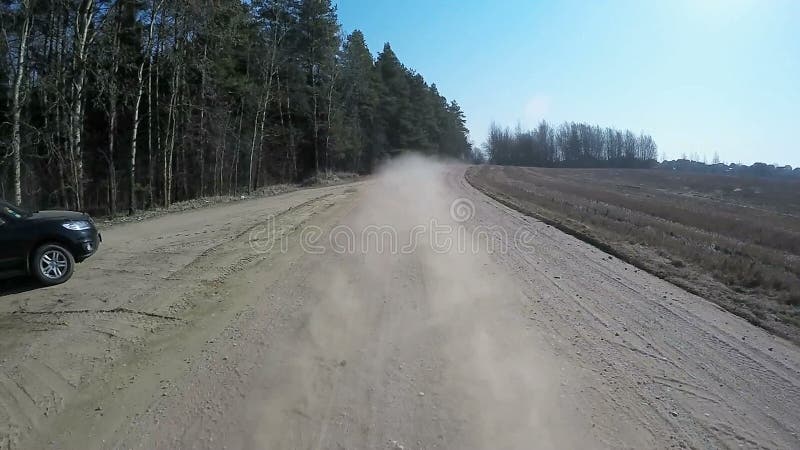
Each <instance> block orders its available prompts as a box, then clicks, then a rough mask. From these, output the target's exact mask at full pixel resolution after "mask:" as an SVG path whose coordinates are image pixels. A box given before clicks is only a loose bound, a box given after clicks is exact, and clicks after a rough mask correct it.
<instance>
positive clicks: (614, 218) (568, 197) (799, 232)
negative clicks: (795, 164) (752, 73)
mask: <svg viewBox="0 0 800 450" xmlns="http://www.w3.org/2000/svg"><path fill="white" fill-rule="evenodd" d="M467 178H468V179H469V181H470V182H471V183H472V184H473V185H474V186H476V187H477V188H478V189H481V190H482V191H484V192H486V193H487V194H489V195H491V196H493V197H495V198H497V199H498V200H501V201H503V202H504V203H506V204H508V205H509V206H511V207H514V208H516V209H519V210H521V211H523V212H526V213H528V214H530V215H533V216H535V217H537V218H539V219H541V220H544V221H546V222H547V223H550V224H551V225H554V226H556V227H558V228H560V229H562V230H563V231H566V232H568V233H570V234H572V235H574V236H577V237H578V238H580V239H583V240H584V241H586V242H589V243H591V244H592V245H595V246H598V247H599V248H601V249H602V250H604V251H607V252H609V253H611V254H614V255H615V256H617V257H619V258H621V259H624V260H626V261H628V262H630V263H632V264H634V265H636V266H638V267H640V268H642V269H644V270H647V271H649V272H651V273H653V274H655V275H658V276H660V277H662V278H664V279H666V280H668V281H671V282H673V283H674V284H677V285H679V286H681V287H683V288H685V289H687V290H689V291H690V292H692V293H695V294H697V295H700V296H702V297H704V298H706V299H708V300H711V301H713V302H715V303H717V304H719V305H720V306H722V307H723V308H725V309H727V310H729V311H731V312H733V313H735V314H738V315H740V316H742V317H744V318H746V319H747V320H749V321H751V322H752V323H755V324H757V325H760V326H762V327H764V328H766V329H768V330H770V331H773V332H775V333H776V334H779V335H781V336H783V337H786V338H788V339H791V340H793V341H795V342H800V181H798V180H785V179H764V178H755V177H741V176H728V175H714V174H693V173H676V172H671V171H663V170H634V169H627V170H619V169H543V168H522V167H496V166H478V167H473V168H470V169H469V171H468V172H467Z"/></svg>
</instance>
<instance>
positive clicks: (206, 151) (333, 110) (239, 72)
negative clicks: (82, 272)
mask: <svg viewBox="0 0 800 450" xmlns="http://www.w3.org/2000/svg"><path fill="white" fill-rule="evenodd" d="M0 54H2V56H3V61H4V62H3V64H2V65H0V84H2V85H3V86H4V87H5V89H2V92H0V145H2V146H1V147H0V197H3V198H7V199H10V200H14V201H16V202H18V203H24V204H26V205H29V206H32V207H55V206H59V207H65V208H72V209H80V210H87V211H94V212H102V213H111V214H114V213H117V212H118V211H125V210H127V211H131V212H132V211H134V210H136V209H140V208H148V207H154V206H160V205H163V206H168V205H169V204H171V203H172V202H174V201H178V200H185V199H191V198H197V197H202V196H208V195H222V194H237V193H241V192H249V191H252V190H254V189H257V188H258V187H260V186H264V185H267V184H272V183H276V182H287V181H301V180H306V179H308V178H311V177H316V176H319V175H321V174H323V175H324V174H325V173H328V172H331V171H349V172H359V173H367V172H370V171H371V170H372V169H373V168H374V167H375V166H376V164H378V163H379V162H380V161H381V160H382V159H384V158H386V157H387V155H390V154H392V153H394V152H396V151H400V150H403V149H416V150H421V151H423V152H428V153H434V154H441V155H446V156H451V157H456V158H468V157H469V156H470V155H471V151H472V149H471V144H470V143H469V141H468V137H467V136H468V135H467V133H468V132H467V129H466V127H465V117H464V114H463V112H462V111H461V108H460V107H459V105H458V103H456V102H455V101H448V100H447V99H446V98H445V97H444V96H442V95H441V94H440V93H439V92H438V90H437V88H436V85H435V84H428V83H427V82H426V81H425V79H424V78H423V77H422V75H420V74H418V73H416V72H415V71H413V70H411V69H409V68H407V67H406V66H404V65H403V64H402V63H401V62H400V60H399V59H398V57H397V55H395V53H394V52H393V51H392V48H391V46H390V45H389V44H388V43H387V44H386V45H385V46H384V48H383V50H382V51H381V52H380V53H379V54H378V55H377V58H374V57H373V55H372V53H371V52H370V50H369V49H368V48H367V44H366V42H365V38H364V35H363V34H362V33H361V32H360V31H354V32H352V33H351V34H349V35H347V36H344V35H343V33H342V30H341V25H340V24H339V22H338V18H337V14H336V9H335V7H334V6H333V5H332V4H331V1H330V0H174V1H173V0H0Z"/></svg>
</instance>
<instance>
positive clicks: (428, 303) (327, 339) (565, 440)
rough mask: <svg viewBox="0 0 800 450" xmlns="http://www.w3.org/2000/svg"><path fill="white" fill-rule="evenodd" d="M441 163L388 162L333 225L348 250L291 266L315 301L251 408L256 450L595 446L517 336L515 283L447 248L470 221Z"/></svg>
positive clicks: (522, 321) (544, 364)
mask: <svg viewBox="0 0 800 450" xmlns="http://www.w3.org/2000/svg"><path fill="white" fill-rule="evenodd" d="M448 164H449V163H446V162H442V161H435V160H432V159H427V158H424V157H420V156H407V157H403V158H400V159H396V160H394V161H391V162H390V163H388V164H387V165H386V166H385V167H384V168H383V169H381V170H380V172H379V173H378V175H377V176H376V177H375V180H374V181H373V182H372V183H371V184H370V185H369V186H368V187H367V188H366V189H363V191H362V192H361V196H360V198H359V199H358V201H357V202H356V204H355V207H354V209H353V210H352V211H351V212H350V213H349V214H346V215H345V216H344V217H343V218H342V219H341V221H340V222H339V223H337V224H335V225H336V226H335V227H333V226H332V229H338V230H340V231H341V230H342V229H347V230H349V231H350V234H349V235H348V236H349V238H350V239H352V240H353V242H351V244H352V245H342V246H338V245H334V244H332V241H331V240H330V239H327V237H325V238H323V239H322V240H321V243H324V245H325V246H326V250H327V251H326V252H325V253H324V254H322V255H318V256H309V258H306V259H309V260H310V259H311V258H313V261H314V262H313V263H307V264H308V267H305V268H299V269H298V270H308V271H310V272H312V274H311V275H310V276H309V279H308V280H307V281H306V282H305V283H304V284H305V285H306V287H307V292H308V295H309V296H310V297H312V298H317V299H319V301H318V302H317V303H316V304H314V305H313V306H312V307H311V308H310V311H309V315H308V320H307V325H306V328H305V329H304V330H302V332H301V333H299V335H298V338H297V339H296V340H295V341H293V342H291V343H287V344H286V345H287V347H286V349H285V351H284V358H285V359H286V360H287V362H286V370H282V371H278V372H277V373H279V374H280V376H281V377H284V379H285V380H284V381H283V382H282V383H281V385H280V388H279V389H277V390H276V391H275V392H273V393H271V394H269V395H268V397H267V398H266V399H264V401H263V403H262V408H263V410H264V413H263V416H262V426H261V427H260V428H261V431H262V432H261V433H259V436H258V437H257V439H256V442H258V443H259V444H260V445H265V446H267V447H270V448H286V447H294V448H335V447H337V446H343V447H344V448H380V447H384V446H385V445H386V443H387V442H405V443H406V444H412V445H406V447H405V448H413V447H417V446H418V447H430V446H439V447H444V448H493V449H503V448H509V449H511V448H564V447H571V448H580V447H583V448H586V447H588V446H591V445H592V444H593V443H592V442H588V441H586V440H585V435H584V434H582V433H575V432H573V430H572V427H574V426H575V419H574V417H573V416H574V414H573V412H572V411H565V410H566V408H564V407H563V406H562V405H561V404H560V400H559V396H558V386H559V380H558V372H559V368H558V366H557V365H556V364H555V363H554V362H553V360H552V356H551V355H550V354H549V353H548V352H547V351H545V350H543V349H541V348H537V346H538V345H539V344H537V342H540V341H539V340H537V339H536V338H535V333H531V332H529V331H528V330H527V329H526V328H527V327H528V326H529V325H528V323H527V320H526V318H525V316H524V315H523V310H524V302H525V301H526V299H525V297H524V295H523V293H522V292H521V290H520V288H519V285H518V284H517V283H516V282H515V281H514V280H513V279H511V278H509V277H507V276H506V275H505V274H504V273H502V272H501V270H500V269H498V268H497V266H496V264H495V263H494V262H493V261H492V260H491V258H490V257H489V255H488V254H486V252H485V250H484V251H482V252H477V253H476V252H473V251H463V250H464V249H463V248H460V247H459V246H458V245H457V243H458V242H457V241H458V239H467V241H469V240H470V239H471V238H472V236H471V233H472V231H471V230H472V226H474V223H475V218H472V219H470V220H468V221H465V222H462V221H461V220H463V219H464V217H459V218H458V219H459V221H456V220H455V219H454V217H452V216H453V214H454V213H457V212H456V211H454V210H453V208H452V206H453V203H454V202H455V201H456V200H458V198H457V197H456V194H455V192H456V191H455V190H454V189H453V188H452V187H451V186H448V185H447V183H446V182H445V179H446V177H445V174H446V172H447V170H448ZM466 207H469V204H468V203H466ZM467 213H469V211H467ZM332 225H334V224H332ZM432 228H437V229H438V230H439V231H440V233H438V234H435V233H432V232H431V231H432ZM332 229H328V230H326V231H327V232H328V233H330V232H331V231H332ZM447 230H449V232H448V231H447ZM459 233H461V234H459ZM448 240H449V241H448ZM448 243H449V244H450V245H448ZM339 244H341V242H339ZM334 247H335V248H339V250H342V249H346V250H347V251H334ZM340 247H341V248H340ZM412 249H413V250H412ZM287 373H288V374H287ZM286 411H294V412H295V414H287V413H286ZM581 428H583V426H581ZM583 429H586V428H583ZM312 430H313V431H312ZM413 444H416V445H413ZM434 444H435V445H434ZM390 447H391V445H390Z"/></svg>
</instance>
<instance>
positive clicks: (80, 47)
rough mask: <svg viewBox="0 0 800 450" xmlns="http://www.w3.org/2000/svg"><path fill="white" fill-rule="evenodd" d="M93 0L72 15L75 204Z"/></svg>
mask: <svg viewBox="0 0 800 450" xmlns="http://www.w3.org/2000/svg"><path fill="white" fill-rule="evenodd" d="M94 6H95V5H94V0H82V1H81V3H80V6H79V8H78V12H77V16H76V18H75V37H74V49H73V52H74V53H73V58H72V67H73V71H74V73H73V76H74V79H73V82H72V93H73V95H72V111H71V117H70V120H69V128H70V135H69V141H70V160H71V165H72V178H73V183H74V189H75V192H74V194H75V207H76V208H77V209H78V210H81V209H83V208H84V204H83V148H82V146H83V120H84V117H83V115H84V114H83V106H84V102H85V100H86V99H85V92H84V84H85V80H86V53H87V48H88V43H89V29H90V28H91V25H92V19H93V17H94V12H95V9H94Z"/></svg>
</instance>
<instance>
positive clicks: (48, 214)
mask: <svg viewBox="0 0 800 450" xmlns="http://www.w3.org/2000/svg"><path fill="white" fill-rule="evenodd" d="M25 219H26V220H33V221H37V222H43V221H51V220H53V221H55V220H89V215H88V214H84V213H79V212H75V211H37V212H35V213H32V214H31V215H29V216H28V217H26V218H25Z"/></svg>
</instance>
